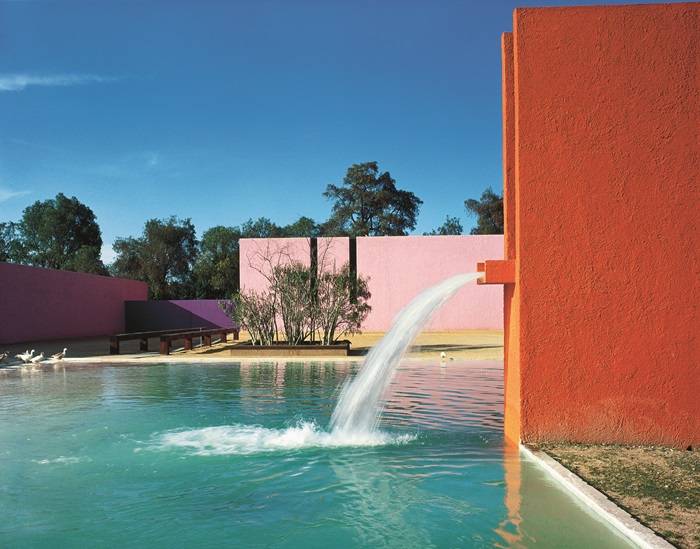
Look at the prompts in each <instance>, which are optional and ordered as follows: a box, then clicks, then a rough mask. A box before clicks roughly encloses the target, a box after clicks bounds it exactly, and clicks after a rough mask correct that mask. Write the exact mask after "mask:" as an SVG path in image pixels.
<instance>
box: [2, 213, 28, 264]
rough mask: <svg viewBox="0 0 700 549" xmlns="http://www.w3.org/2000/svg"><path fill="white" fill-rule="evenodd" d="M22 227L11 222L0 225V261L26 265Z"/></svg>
mask: <svg viewBox="0 0 700 549" xmlns="http://www.w3.org/2000/svg"><path fill="white" fill-rule="evenodd" d="M26 255H27V254H26V252H25V250H24V246H23V244H22V226H21V224H19V223H14V222H12V221H9V222H5V223H0V261H10V262H12V263H26Z"/></svg>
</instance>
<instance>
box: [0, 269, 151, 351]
mask: <svg viewBox="0 0 700 549" xmlns="http://www.w3.org/2000/svg"><path fill="white" fill-rule="evenodd" d="M147 296H148V287H147V286H146V284H145V283H144V282H139V281H136V280H127V279H124V278H112V277H108V276H97V275H91V274H85V273H74V272H71V271H56V270H53V269H41V268H38V267H27V266H25V265H15V264H12V263H0V343H17V342H23V341H37V340H50V339H70V338H82V337H93V336H102V335H108V334H114V333H118V332H122V331H124V302H125V301H127V300H134V299H146V298H147Z"/></svg>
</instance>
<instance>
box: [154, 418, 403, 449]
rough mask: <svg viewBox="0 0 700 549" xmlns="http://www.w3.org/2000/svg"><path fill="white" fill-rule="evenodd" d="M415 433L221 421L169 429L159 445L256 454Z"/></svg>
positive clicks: (376, 442)
mask: <svg viewBox="0 0 700 549" xmlns="http://www.w3.org/2000/svg"><path fill="white" fill-rule="evenodd" d="M415 438H416V437H415V435H406V434H403V435H393V434H389V433H384V432H381V431H375V432H372V433H347V434H341V433H336V432H328V431H324V430H323V429H321V428H319V427H318V426H317V425H316V423H313V422H308V421H301V422H299V423H298V424H297V425H295V426H293V427H288V428H287V429H267V428H265V427H260V426H257V425H221V426H217V427H204V428H203V429H191V430H186V431H168V432H166V433H163V434H161V435H159V436H158V438H157V442H156V445H155V447H156V448H158V449H173V448H184V449H187V450H190V452H191V453H192V454H194V455H198V456H217V455H232V454H255V453H260V452H275V451H285V450H286V451H289V450H301V449H305V448H339V447H349V446H383V445H388V444H405V443H407V442H410V441H411V440H414V439H415Z"/></svg>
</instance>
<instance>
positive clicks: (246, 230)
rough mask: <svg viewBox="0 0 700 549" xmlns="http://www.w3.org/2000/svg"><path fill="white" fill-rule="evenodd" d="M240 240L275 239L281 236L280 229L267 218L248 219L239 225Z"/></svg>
mask: <svg viewBox="0 0 700 549" xmlns="http://www.w3.org/2000/svg"><path fill="white" fill-rule="evenodd" d="M240 233H241V237H242V238H277V237H280V236H282V228H281V227H280V226H279V225H277V224H276V223H273V222H272V221H270V220H269V219H268V218H267V217H259V218H258V219H249V220H248V221H246V222H245V223H243V224H242V225H241V228H240Z"/></svg>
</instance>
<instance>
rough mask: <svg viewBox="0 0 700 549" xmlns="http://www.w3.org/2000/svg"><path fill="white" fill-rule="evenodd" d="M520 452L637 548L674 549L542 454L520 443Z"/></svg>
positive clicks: (591, 487) (579, 478) (585, 483)
mask: <svg viewBox="0 0 700 549" xmlns="http://www.w3.org/2000/svg"><path fill="white" fill-rule="evenodd" d="M520 453H521V454H522V455H523V456H524V457H526V458H528V459H530V460H531V461H532V462H534V463H535V464H537V465H538V466H539V467H540V468H542V469H544V471H545V472H547V473H548V474H549V475H550V476H551V477H552V478H553V479H554V480H556V481H557V482H558V483H559V484H560V485H561V486H562V487H563V488H564V489H565V490H566V491H567V492H569V493H570V494H571V495H573V496H574V497H575V498H577V499H578V500H579V501H581V502H582V503H583V504H584V505H586V506H587V507H588V508H589V509H590V510H591V511H593V512H594V513H595V514H596V515H598V516H599V517H600V518H601V519H603V520H604V521H605V522H607V523H608V524H610V525H611V526H612V527H613V528H615V530H617V531H618V532H620V533H621V534H622V535H624V536H625V537H626V538H627V539H629V540H630V541H631V542H632V543H634V544H635V545H637V546H638V547H642V548H649V549H657V548H658V549H674V546H673V545H672V544H670V543H669V542H667V541H666V540H665V539H663V538H662V537H661V536H659V535H658V534H657V533H656V532H654V531H653V530H652V529H651V528H647V527H646V526H644V525H643V524H642V523H640V522H639V521H638V520H637V519H635V518H634V517H633V516H632V515H630V514H629V513H628V512H627V511H625V510H624V509H622V508H621V507H619V506H618V505H616V504H615V503H614V502H613V501H611V500H610V499H609V498H608V497H607V496H606V495H605V494H603V493H602V492H600V491H599V490H596V489H595V488H594V487H593V486H591V485H590V484H588V483H587V482H586V481H584V480H583V479H582V478H581V477H579V476H578V475H576V474H575V473H573V472H572V471H570V470H569V469H567V468H566V467H564V466H563V465H562V464H561V463H559V462H558V461H557V460H555V459H554V458H553V457H551V456H549V455H548V454H546V453H545V452H542V451H541V450H535V449H534V448H529V447H528V446H527V445H525V444H520Z"/></svg>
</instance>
